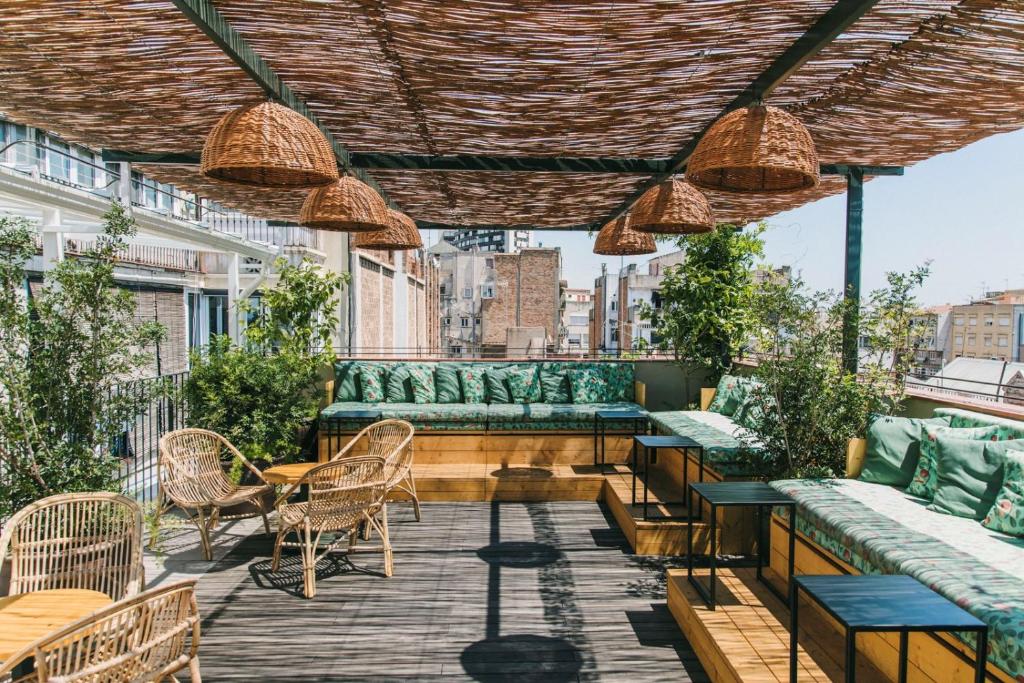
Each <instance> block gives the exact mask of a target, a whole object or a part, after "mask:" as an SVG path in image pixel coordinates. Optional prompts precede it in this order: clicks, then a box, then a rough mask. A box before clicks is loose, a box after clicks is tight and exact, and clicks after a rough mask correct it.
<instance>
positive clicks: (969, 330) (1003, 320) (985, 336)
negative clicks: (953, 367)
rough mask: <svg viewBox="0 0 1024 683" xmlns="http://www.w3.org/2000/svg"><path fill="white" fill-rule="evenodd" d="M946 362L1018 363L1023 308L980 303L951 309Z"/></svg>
mask: <svg viewBox="0 0 1024 683" xmlns="http://www.w3.org/2000/svg"><path fill="white" fill-rule="evenodd" d="M950 316H951V318H952V324H951V332H950V334H949V338H948V341H947V344H946V348H945V360H946V362H949V361H952V360H954V359H956V358H987V359H991V360H999V361H1003V362H1015V361H1020V360H1021V358H1022V355H1021V354H1022V352H1024V348H1022V345H1024V304H1017V303H997V302H994V301H980V302H974V303H970V304H966V305H962V306H952V307H951V310H950Z"/></svg>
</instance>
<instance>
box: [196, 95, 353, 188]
mask: <svg viewBox="0 0 1024 683" xmlns="http://www.w3.org/2000/svg"><path fill="white" fill-rule="evenodd" d="M200 170H201V171H202V174H203V175H204V176H206V177H208V178H215V179H217V180H223V181H225V182H229V183H235V184H238V185H254V186H258V187H271V188H279V189H296V188H306V187H321V186H323V185H330V184H331V183H333V182H334V181H336V180H337V179H338V164H337V162H336V161H335V158H334V150H332V149H331V145H330V143H329V142H327V138H325V137H324V134H323V133H321V132H320V129H318V128H317V127H316V126H314V125H313V124H312V123H311V122H310V121H309V120H308V119H307V118H305V117H304V116H302V115H300V114H298V113H297V112H294V111H292V110H291V109H289V108H288V107H284V106H281V105H280V104H275V103H274V102H260V103H259V104H250V105H246V106H244V107H241V108H239V109H236V110H234V111H232V112H228V113H227V114H225V115H224V116H223V117H221V120H220V121H218V122H217V125H215V126H214V127H213V130H211V131H210V134H209V135H208V136H207V137H206V144H205V145H203V156H202V160H201V161H200Z"/></svg>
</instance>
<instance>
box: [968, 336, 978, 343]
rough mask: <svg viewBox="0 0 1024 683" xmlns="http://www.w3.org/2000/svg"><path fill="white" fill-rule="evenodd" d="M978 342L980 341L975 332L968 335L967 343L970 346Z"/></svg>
mask: <svg viewBox="0 0 1024 683" xmlns="http://www.w3.org/2000/svg"><path fill="white" fill-rule="evenodd" d="M977 343H978V340H977V337H975V336H974V335H973V334H969V335H967V345H968V346H974V345H975V344H977Z"/></svg>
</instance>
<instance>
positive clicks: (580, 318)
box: [569, 315, 590, 325]
mask: <svg viewBox="0 0 1024 683" xmlns="http://www.w3.org/2000/svg"><path fill="white" fill-rule="evenodd" d="M589 323H590V317H589V316H586V315H570V316H569V324H570V325H588V324H589Z"/></svg>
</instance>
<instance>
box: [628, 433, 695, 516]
mask: <svg viewBox="0 0 1024 683" xmlns="http://www.w3.org/2000/svg"><path fill="white" fill-rule="evenodd" d="M641 448H642V449H643V450H644V468H643V472H641V473H640V475H641V480H642V481H643V484H644V500H643V504H642V505H643V510H644V512H643V515H644V516H643V518H644V521H647V520H648V519H650V516H649V514H648V509H647V508H648V505H649V503H648V500H647V492H648V490H649V488H650V487H649V486H648V484H649V482H650V470H651V463H653V462H654V460H655V458H656V457H657V454H658V450H659V449H661V448H674V449H676V450H678V451H680V452H682V454H683V498H686V499H689V496H687V495H686V491H687V486H688V485H689V483H690V474H689V470H690V468H689V451H691V450H696V451H697V461H698V463H699V466H700V470H699V473H698V475H697V477H698V479H699V480H700V481H704V446H702V445H701V444H700V443H698V442H697V441H694V440H693V439H691V438H690V437H688V436H675V435H657V434H640V435H637V436H634V437H633V477H632V495H631V498H630V504H631V505H636V477H637V470H638V469H639V463H638V461H637V452H638V451H639V450H640V449H641ZM660 502H661V504H662V505H665V506H669V505H680V506H682V505H686V506H687V508H686V516H685V517H683V516H681V515H672V514H665V515H659V516H658V517H657V519H658V520H660V521H676V522H679V521H684V522H689V521H692V520H693V519H694V517H693V514H692V510H691V508H690V506H689V505H688V503H687V501H686V500H679V501H669V500H663V501H660ZM696 519H700V508H698V509H697V517H696Z"/></svg>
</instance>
